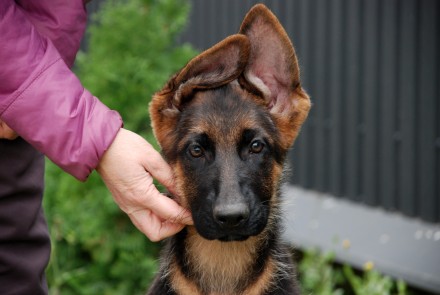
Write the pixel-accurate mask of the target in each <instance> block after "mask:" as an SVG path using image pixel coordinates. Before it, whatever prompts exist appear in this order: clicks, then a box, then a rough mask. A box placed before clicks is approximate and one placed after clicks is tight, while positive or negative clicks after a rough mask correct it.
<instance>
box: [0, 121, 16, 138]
mask: <svg viewBox="0 0 440 295" xmlns="http://www.w3.org/2000/svg"><path fill="white" fill-rule="evenodd" d="M17 137H18V134H17V133H15V131H14V130H12V129H11V128H9V126H8V125H6V123H5V122H3V121H2V120H0V139H1V138H6V139H11V140H12V139H16V138H17Z"/></svg>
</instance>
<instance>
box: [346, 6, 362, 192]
mask: <svg viewBox="0 0 440 295" xmlns="http://www.w3.org/2000/svg"><path fill="white" fill-rule="evenodd" d="M347 8H348V11H347V13H348V16H347V26H346V29H347V39H348V40H350V42H347V56H346V58H347V61H346V63H345V64H346V66H347V69H346V71H347V80H346V85H347V86H346V87H347V89H346V95H347V97H346V98H345V101H346V102H347V121H346V122H347V124H346V130H345V134H346V140H345V142H344V144H345V145H346V146H347V147H348V148H347V161H346V165H347V168H346V169H345V172H346V175H345V177H344V178H345V179H346V185H347V189H346V192H347V197H350V198H351V199H353V200H359V191H358V190H359V188H358V181H359V161H358V160H359V159H358V155H357V153H358V152H357V151H358V149H359V138H358V105H359V72H360V66H359V57H360V52H361V46H360V40H359V38H360V36H361V32H360V21H359V20H360V19H361V17H360V10H361V7H360V1H358V0H353V1H348V2H347Z"/></svg>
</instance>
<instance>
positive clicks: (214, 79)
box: [150, 34, 250, 146]
mask: <svg viewBox="0 0 440 295" xmlns="http://www.w3.org/2000/svg"><path fill="white" fill-rule="evenodd" d="M249 50H250V45H249V40H248V39H247V37H245V36H243V35H240V34H236V35H232V36H229V37H228V38H226V39H224V40H223V41H221V42H219V43H218V44H216V45H214V46H213V47H211V48H209V49H208V50H206V51H204V52H203V53H201V54H199V55H198V56H196V57H195V58H193V59H192V60H191V61H190V62H189V63H188V64H187V65H186V66H185V67H184V68H183V69H182V70H181V71H180V72H178V73H177V74H176V75H175V76H174V77H172V78H171V79H170V81H168V83H167V84H166V85H165V87H164V88H163V89H162V90H161V91H159V92H158V93H156V94H155V95H154V96H153V100H152V101H151V103H150V115H151V123H152V127H153V132H154V134H155V136H156V139H157V140H158V142H159V144H160V145H161V146H165V145H167V144H168V142H169V143H170V144H172V141H173V140H174V138H173V136H172V135H173V134H172V131H173V130H174V129H175V126H176V122H177V119H178V117H179V115H180V113H181V111H182V110H183V109H184V108H185V104H186V103H188V102H189V101H190V100H191V98H192V94H193V92H194V91H196V90H200V89H210V88H216V87H219V86H222V85H224V84H227V83H229V82H231V81H233V80H235V79H237V77H238V76H239V75H240V74H241V73H242V72H243V70H244V67H245V66H246V64H247V61H248V57H249Z"/></svg>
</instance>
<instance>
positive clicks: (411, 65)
mask: <svg viewBox="0 0 440 295" xmlns="http://www.w3.org/2000/svg"><path fill="white" fill-rule="evenodd" d="M401 5H402V6H401V8H402V10H401V12H400V13H401V23H400V44H399V47H400V60H399V72H400V76H399V99H400V106H401V109H400V122H399V125H400V130H401V134H402V141H401V154H400V159H399V162H400V169H399V171H398V173H399V182H400V183H399V186H400V190H399V191H400V194H399V198H400V208H401V210H402V211H403V212H404V213H405V214H407V215H409V216H414V215H415V213H416V208H415V206H416V202H415V199H414V197H415V193H416V189H415V188H416V185H415V179H416V174H415V171H416V165H415V163H416V159H415V153H416V150H415V148H416V133H415V130H416V110H417V105H416V104H415V97H416V95H417V92H416V85H417V76H416V75H415V73H416V71H417V63H416V44H417V38H416V32H417V31H416V28H417V5H416V2H415V1H411V0H403V1H401Z"/></svg>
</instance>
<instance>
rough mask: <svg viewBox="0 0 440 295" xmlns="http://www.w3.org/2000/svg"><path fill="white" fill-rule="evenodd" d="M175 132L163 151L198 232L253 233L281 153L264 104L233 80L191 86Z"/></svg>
mask: <svg viewBox="0 0 440 295" xmlns="http://www.w3.org/2000/svg"><path fill="white" fill-rule="evenodd" d="M176 137H177V138H176V139H177V140H176V144H175V145H174V146H173V147H171V148H169V149H167V151H168V152H167V155H168V159H169V161H170V163H171V164H172V165H173V166H174V171H175V173H176V178H177V179H178V180H179V183H180V190H181V192H182V195H183V196H184V200H183V202H184V203H185V205H186V206H188V207H189V208H190V209H191V212H192V215H193V219H194V223H195V226H196V229H197V231H198V232H199V234H200V235H202V236H203V237H205V238H207V239H219V240H222V241H231V240H244V239H246V238H248V237H249V236H253V235H257V234H259V233H260V232H261V231H262V230H263V229H264V228H265V226H266V223H267V220H268V217H269V214H270V212H271V204H272V200H271V199H272V198H273V197H274V195H275V192H276V189H277V184H278V179H279V176H280V172H281V170H282V162H283V158H284V156H285V153H286V151H285V150H284V149H283V148H282V147H281V146H280V145H279V133H278V130H277V128H276V126H275V124H274V122H273V121H272V118H271V116H270V114H269V112H268V110H267V109H266V108H265V107H264V106H262V105H259V104H258V103H257V102H256V101H254V100H253V99H252V95H250V94H249V93H247V92H246V91H245V90H243V89H242V88H241V87H240V85H239V84H238V83H231V84H228V85H225V86H223V87H220V88H217V89H214V90H207V91H201V92H197V93H196V94H195V95H194V97H193V98H192V99H191V102H190V103H189V104H188V105H187V106H185V109H184V111H183V112H182V113H181V116H180V119H179V121H178V124H177V126H176Z"/></svg>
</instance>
